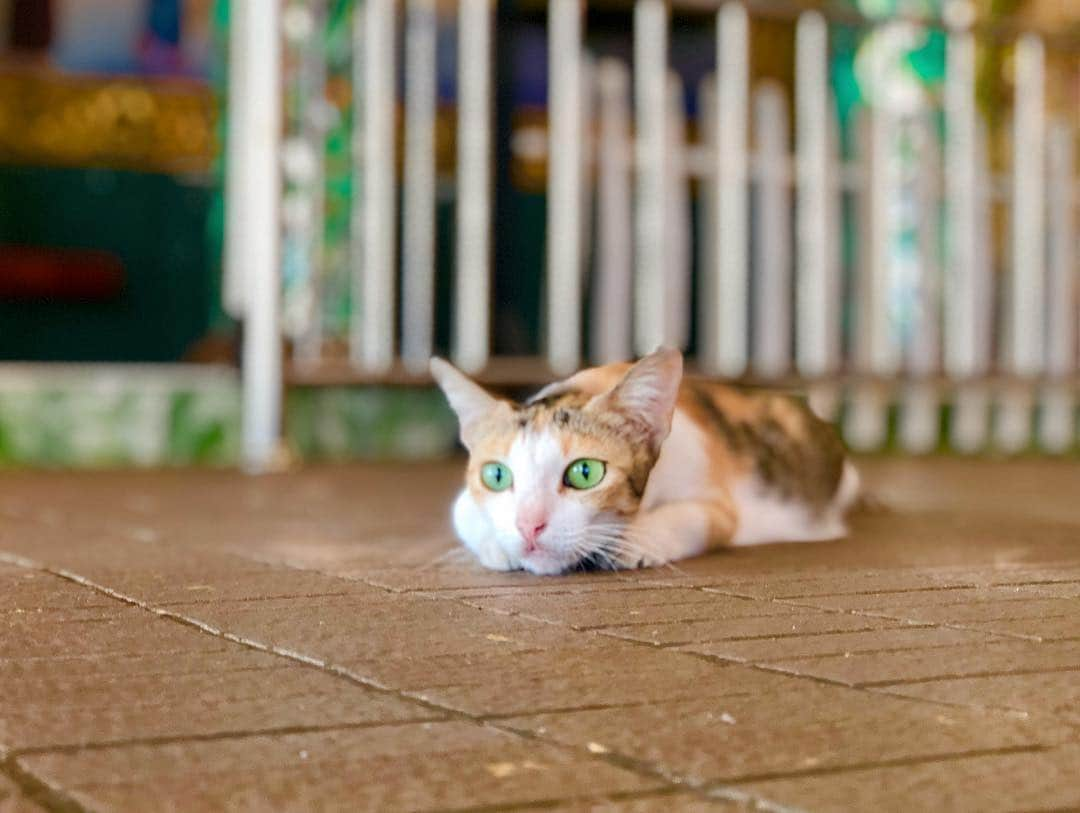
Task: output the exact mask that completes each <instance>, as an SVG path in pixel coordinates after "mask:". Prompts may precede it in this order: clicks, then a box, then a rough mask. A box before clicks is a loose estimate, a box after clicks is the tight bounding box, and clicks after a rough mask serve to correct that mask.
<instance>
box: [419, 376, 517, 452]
mask: <svg viewBox="0 0 1080 813" xmlns="http://www.w3.org/2000/svg"><path fill="white" fill-rule="evenodd" d="M429 367H430V369H431V376H432V378H434V379H435V383H436V384H438V385H439V389H441V390H442V391H443V394H444V395H446V400H447V401H449V402H450V408H451V409H452V410H454V412H456V413H457V416H458V424H459V425H460V427H461V442H462V443H464V444H465V447H466V448H469V449H471V448H472V443H473V441H474V440H475V439H476V435H477V431H478V430H479V429H480V427H481V426H483V424H484V423H485V422H486V421H490V420H491V419H493V418H494V417H495V416H496V415H497V414H498V412H499V411H502V410H509V406H508V405H507V403H506V402H505V401H500V400H499V399H498V398H496V397H495V396H493V395H492V394H491V393H489V392H488V391H487V390H485V389H484V388H483V387H481V386H480V385H479V384H477V383H476V382H475V381H473V380H472V379H471V378H469V377H468V376H467V375H465V373H463V372H461V370H459V369H458V368H457V367H455V366H454V365H452V364H450V363H449V362H447V361H443V360H442V359H441V358H433V359H432V360H431V363H430V365H429Z"/></svg>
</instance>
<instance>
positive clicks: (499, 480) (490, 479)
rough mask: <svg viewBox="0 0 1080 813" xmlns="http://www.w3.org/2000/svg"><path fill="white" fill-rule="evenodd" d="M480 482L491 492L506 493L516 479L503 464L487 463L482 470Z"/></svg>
mask: <svg viewBox="0 0 1080 813" xmlns="http://www.w3.org/2000/svg"><path fill="white" fill-rule="evenodd" d="M480 481H481V482H482V483H483V484H484V487H485V488H487V489H489V490H490V491H506V489H508V488H510V486H511V485H513V483H514V477H513V475H512V474H510V469H509V468H507V467H506V466H504V465H503V464H502V463H485V464H484V465H483V468H481V469H480Z"/></svg>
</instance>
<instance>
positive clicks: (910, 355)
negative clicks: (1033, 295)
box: [899, 111, 941, 454]
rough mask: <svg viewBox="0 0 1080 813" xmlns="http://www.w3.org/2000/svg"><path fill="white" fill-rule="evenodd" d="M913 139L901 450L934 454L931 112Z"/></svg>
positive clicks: (935, 215)
mask: <svg viewBox="0 0 1080 813" xmlns="http://www.w3.org/2000/svg"><path fill="white" fill-rule="evenodd" d="M911 136H912V139H913V143H914V145H915V146H914V149H915V150H916V152H917V154H918V155H919V157H920V158H919V162H918V164H917V165H916V167H915V169H914V174H915V177H914V178H913V179H912V182H913V184H914V186H915V189H916V198H915V199H916V202H917V205H918V209H919V211H918V221H917V224H916V229H917V234H918V258H919V261H918V269H917V274H918V278H917V280H915V281H914V287H915V297H916V300H915V303H914V305H915V312H914V314H913V324H912V328H911V338H910V343H909V344H908V346H907V348H906V350H907V369H908V373H909V375H910V376H911V379H912V381H911V382H910V383H909V384H908V385H907V387H905V389H904V396H903V403H902V405H901V408H900V427H899V439H900V445H901V446H903V448H904V449H905V451H908V452H912V453H915V454H925V453H927V452H931V451H933V450H934V449H935V448H936V447H937V444H938V440H939V434H940V431H939V429H940V423H941V421H940V401H939V397H938V392H937V387H936V384H935V382H933V381H932V380H929V379H931V378H932V377H933V376H934V375H935V374H936V373H938V372H939V370H940V355H941V354H940V350H941V341H940V334H941V310H940V305H941V261H940V258H939V249H938V247H939V245H940V242H941V241H940V233H939V224H940V221H941V213H940V206H939V202H940V197H941V196H940V186H941V184H940V180H939V174H940V169H941V155H940V150H939V149H938V136H937V129H936V127H935V126H934V122H933V120H932V119H931V114H930V112H929V111H923V112H922V113H920V114H919V115H918V117H917V118H916V119H915V120H914V121H912V122H911Z"/></svg>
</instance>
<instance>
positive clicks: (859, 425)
mask: <svg viewBox="0 0 1080 813" xmlns="http://www.w3.org/2000/svg"><path fill="white" fill-rule="evenodd" d="M882 114H883V111H880V110H868V111H863V112H862V114H861V115H860V117H859V120H858V122H857V136H858V143H859V150H858V155H859V163H860V167H861V170H862V187H861V188H860V190H859V194H858V204H857V206H856V210H857V213H856V216H855V217H856V225H857V232H858V238H857V240H858V252H859V259H858V266H857V278H856V285H855V291H856V294H855V296H856V313H855V329H856V340H855V345H854V362H855V364H856V365H857V369H858V371H859V372H861V373H875V374H878V375H882V374H887V371H889V368H890V367H891V362H892V358H891V354H890V352H889V351H890V349H891V348H890V347H889V340H890V339H891V337H890V335H889V332H888V327H889V325H888V320H887V316H888V312H887V310H885V308H886V307H887V305H888V300H887V299H886V297H885V295H884V292H882V291H881V290H880V289H881V287H882V285H883V284H884V283H885V282H886V281H887V273H888V255H887V254H886V250H887V226H886V220H885V211H884V207H885V206H887V204H888V191H887V190H888V188H889V186H888V178H887V176H886V175H885V172H886V167H885V166H884V164H885V162H886V161H887V156H886V155H885V154H884V153H885V151H886V149H887V145H888V142H889V135H890V133H891V131H890V129H889V125H888V124H887V123H886V122H882V121H881V120H880V117H881V116H882ZM883 322H884V323H885V324H882V323H883ZM887 405H888V402H887V400H886V397H885V393H884V388H883V387H882V386H881V385H880V384H878V383H866V384H861V385H860V386H858V387H857V388H856V389H855V392H854V393H853V395H852V402H851V411H850V413H849V414H848V416H847V424H846V426H845V432H846V434H847V438H848V442H849V443H850V444H851V446H852V447H853V448H855V449H857V450H859V451H869V450H872V449H877V448H879V447H880V446H881V445H882V444H883V443H884V442H885V440H886V432H887V429H888V426H887V423H886V417H887V415H886V409H887Z"/></svg>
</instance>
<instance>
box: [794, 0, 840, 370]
mask: <svg viewBox="0 0 1080 813" xmlns="http://www.w3.org/2000/svg"><path fill="white" fill-rule="evenodd" d="M795 60H796V70H795V141H796V145H795V148H796V183H797V199H796V217H797V219H796V229H797V232H796V243H795V245H796V252H795V257H796V259H795V263H796V279H797V282H796V295H797V303H796V312H797V318H796V330H797V334H796V360H797V364H798V369H799V373H800V374H801V375H803V376H805V377H807V378H816V377H819V376H823V375H826V374H828V373H830V372H833V371H834V366H835V363H836V359H835V358H833V357H832V354H831V353H830V351H829V350H830V348H829V345H830V342H829V339H828V333H829V330H830V326H831V325H832V324H833V323H834V320H836V319H838V318H839V317H840V314H839V309H838V308H837V307H836V303H834V302H831V301H830V297H829V287H830V286H829V284H828V276H829V262H830V255H829V243H830V241H831V240H836V239H837V235H835V234H830V232H829V223H828V211H829V196H830V183H831V178H830V174H829V170H830V168H831V167H830V164H831V162H830V160H829V159H830V155H829V149H828V123H829V120H830V118H831V117H832V116H833V115H834V113H833V111H832V110H830V109H829V77H828V71H829V66H828V27H827V25H826V23H825V18H824V17H823V16H822V15H821V14H820V13H818V12H816V11H808V12H805V13H803V14H802V15H800V17H799V22H798V25H797V28H796V32H795Z"/></svg>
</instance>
